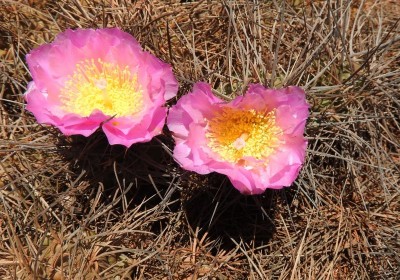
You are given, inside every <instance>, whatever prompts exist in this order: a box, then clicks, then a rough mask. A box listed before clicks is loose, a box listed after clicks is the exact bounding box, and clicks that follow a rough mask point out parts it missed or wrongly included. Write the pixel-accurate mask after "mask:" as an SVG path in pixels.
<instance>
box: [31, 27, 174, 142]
mask: <svg viewBox="0 0 400 280" xmlns="http://www.w3.org/2000/svg"><path fill="white" fill-rule="evenodd" d="M26 59H27V62H28V66H29V70H30V72H31V74H32V78H33V81H32V82H30V83H29V84H28V89H27V91H26V93H25V95H24V97H25V100H26V102H27V106H26V109H27V110H29V111H30V112H32V113H33V115H34V116H35V117H36V119H37V121H38V122H39V123H44V124H51V125H54V126H56V127H58V128H59V129H60V130H61V132H62V133H64V134H65V135H73V134H81V135H84V136H89V135H90V134H92V133H93V132H94V131H96V130H97V129H98V128H99V127H100V126H101V127H102V129H103V131H104V133H105V134H106V136H107V138H108V141H109V143H110V144H111V145H113V144H121V145H125V146H126V147H129V146H131V145H132V144H134V143H137V142H147V141H150V139H151V138H152V137H154V136H155V135H158V134H160V133H161V130H162V128H163V126H164V123H165V118H166V113H167V109H166V108H165V106H164V103H165V101H166V100H167V99H170V98H172V97H174V96H175V95H176V93H177V90H178V83H177V81H176V79H175V77H174V75H173V73H172V68H171V66H170V65H168V64H166V63H164V62H162V61H161V60H160V59H158V58H156V57H155V56H153V55H152V54H150V53H148V52H145V51H143V50H142V49H141V47H140V45H139V43H138V42H137V41H136V40H135V38H133V37H132V36H131V35H129V34H128V33H125V32H123V31H121V30H119V29H117V28H106V29H97V30H94V29H77V30H67V31H65V32H63V33H61V34H59V35H58V36H57V38H56V39H55V40H54V42H52V43H50V44H45V45H42V46H40V47H38V48H37V49H34V50H32V51H31V52H30V53H29V54H28V55H27V56H26Z"/></svg>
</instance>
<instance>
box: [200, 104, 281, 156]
mask: <svg viewBox="0 0 400 280" xmlns="http://www.w3.org/2000/svg"><path fill="white" fill-rule="evenodd" d="M282 133H283V131H282V129H281V128H280V127H278V126H277V125H276V123H275V111H271V112H269V113H264V112H258V111H256V110H247V111H246V110H239V109H233V108H229V107H225V108H223V109H222V110H221V111H219V112H218V113H217V114H216V115H215V116H214V117H212V118H211V119H209V120H208V132H207V133H206V137H207V138H208V139H209V142H208V146H209V147H210V148H211V149H212V150H213V151H214V152H216V153H217V154H219V155H220V156H221V158H222V159H224V160H226V161H229V162H234V163H238V162H239V161H242V160H243V159H244V158H245V157H253V158H255V159H263V158H266V157H268V156H269V155H271V154H272V153H273V152H274V151H275V149H276V148H277V147H278V146H279V143H280V141H279V136H280V135H282Z"/></svg>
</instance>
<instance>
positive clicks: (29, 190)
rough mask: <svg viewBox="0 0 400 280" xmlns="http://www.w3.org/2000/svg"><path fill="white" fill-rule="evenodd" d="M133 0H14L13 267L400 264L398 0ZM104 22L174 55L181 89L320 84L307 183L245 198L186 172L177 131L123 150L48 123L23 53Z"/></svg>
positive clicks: (9, 188)
mask: <svg viewBox="0 0 400 280" xmlns="http://www.w3.org/2000/svg"><path fill="white" fill-rule="evenodd" d="M132 2H133V3H131V1H124V0H121V1H118V0H112V1H111V0H110V1H106V0H103V1H100V0H98V1H84V0H81V1H67V0H62V1H46V0H29V1H12V0H0V118H1V120H0V135H1V136H0V155H1V157H0V236H1V242H0V278H1V279H220V280H223V279H399V277H400V272H399V267H400V244H399V240H400V187H399V186H400V170H399V169H400V143H399V138H400V127H399V126H400V120H399V111H400V86H399V85H400V70H399V69H400V60H399V57H400V23H399V20H398V19H399V17H400V8H399V6H398V4H397V1H396V0H392V1H390V0H376V1H374V0H365V1H363V0H348V1H344V0H338V1H301V0H300V1H297V0H296V1H228V0H226V1H214V0H207V1H206V0H204V1H181V2H185V3H180V1H172V0H171V1H161V0H159V1H150V0H139V1H132ZM105 26H118V27H120V28H122V29H123V30H125V31H127V32H130V33H131V34H133V35H134V36H136V37H137V39H138V40H139V41H140V42H141V44H142V45H143V46H144V48H145V49H147V50H148V51H150V52H152V53H154V54H155V55H157V56H159V57H161V58H162V59H163V60H165V61H167V62H169V63H171V64H172V65H173V67H174V71H175V73H176V75H177V77H178V79H179V82H180V84H181V87H180V95H181V94H185V93H186V92H187V90H188V89H190V87H191V85H192V84H193V83H194V82H196V81H199V80H204V81H208V82H210V83H211V84H212V85H213V87H214V88H215V90H216V93H217V94H219V95H222V96H225V97H226V98H227V99H229V98H231V97H233V96H234V95H236V94H242V93H243V91H244V90H245V89H246V87H247V85H248V84H249V83H252V82H261V83H263V84H265V85H268V86H272V87H280V86H284V85H289V84H295V85H300V86H303V87H305V88H306V90H307V92H308V96H307V98H308V101H309V102H310V104H311V105H312V113H311V117H310V119H309V122H308V127H307V137H308V138H309V147H308V157H307V160H306V164H305V165H304V168H303V170H302V173H301V175H300V177H299V178H298V180H297V181H296V182H295V184H294V185H293V186H292V188H287V189H284V190H281V191H267V192H266V193H265V194H264V195H261V196H255V197H245V196H241V195H240V194H238V192H237V191H236V190H234V189H233V188H232V186H231V185H230V184H229V182H228V181H227V180H226V179H225V177H224V176H219V175H217V174H211V175H209V176H199V175H196V174H193V173H191V172H187V171H184V170H182V169H180V168H179V167H178V166H177V165H176V164H175V163H174V161H173V160H172V158H171V156H170V149H171V148H172V147H173V143H172V141H171V140H170V137H168V132H167V131H165V135H162V136H160V137H157V138H156V139H154V140H153V141H152V142H150V143H145V144H139V145H135V146H134V147H132V148H131V149H128V150H125V149H123V148H122V147H118V146H112V147H111V146H109V145H107V141H106V140H105V137H104V136H103V135H102V134H101V133H96V134H95V135H93V136H92V137H89V138H87V139H86V138H81V137H70V138H65V137H64V136H62V135H60V133H59V131H58V130H56V129H54V128H51V127H48V126H41V125H38V124H37V123H36V122H35V119H34V118H33V117H32V115H30V114H29V113H28V112H27V111H25V109H24V102H23V98H22V94H23V92H24V90H25V87H26V84H27V82H28V81H29V80H30V76H29V73H28V71H27V67H26V64H25V58H24V57H25V54H26V53H27V52H29V51H30V50H31V49H32V48H34V47H37V46H38V45H40V44H42V43H44V42H49V41H51V40H52V39H53V38H54V37H55V35H56V34H57V33H58V32H60V31H62V30H65V29H66V28H76V27H84V28H87V27H105ZM173 102H174V101H172V103H173Z"/></svg>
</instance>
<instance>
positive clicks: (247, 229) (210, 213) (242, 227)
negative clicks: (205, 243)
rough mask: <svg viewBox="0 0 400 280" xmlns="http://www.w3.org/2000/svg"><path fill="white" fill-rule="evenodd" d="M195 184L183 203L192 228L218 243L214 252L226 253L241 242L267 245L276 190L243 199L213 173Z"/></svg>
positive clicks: (270, 231)
mask: <svg viewBox="0 0 400 280" xmlns="http://www.w3.org/2000/svg"><path fill="white" fill-rule="evenodd" d="M201 177H204V178H205V176H201ZM192 181H193V180H192ZM198 183H199V184H202V186H201V187H200V188H198V190H197V191H194V192H193V191H192V193H191V195H189V196H188V197H187V199H186V202H185V203H184V209H185V212H186V215H187V219H188V222H189V224H190V226H191V227H192V228H193V229H195V228H197V227H198V228H199V230H200V233H202V234H204V233H205V232H207V234H208V236H209V238H211V239H212V240H214V241H215V242H216V243H217V244H219V246H217V247H219V248H218V249H224V250H227V251H228V250H231V249H233V248H235V247H236V246H237V244H239V243H241V242H242V243H245V244H247V245H249V246H256V247H258V246H263V245H266V244H268V242H269V241H270V239H271V237H272V236H273V234H274V232H275V225H274V220H273V217H274V212H275V202H276V197H277V196H278V193H279V191H278V192H277V191H274V190H267V191H266V192H265V193H264V194H262V195H257V196H245V195H242V194H240V193H239V192H238V191H237V190H236V189H235V188H233V186H232V185H231V184H230V182H229V180H228V179H227V178H226V177H225V176H224V175H220V174H216V173H213V174H210V175H208V176H207V178H205V179H203V181H202V182H198Z"/></svg>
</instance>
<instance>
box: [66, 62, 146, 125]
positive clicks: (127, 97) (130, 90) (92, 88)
mask: <svg viewBox="0 0 400 280" xmlns="http://www.w3.org/2000/svg"><path fill="white" fill-rule="evenodd" d="M60 97H61V101H62V104H63V109H64V110H65V111H67V112H72V113H75V114H78V115H80V116H84V117H87V116H89V115H90V114H91V113H92V112H93V111H94V110H96V109H97V110H99V111H101V112H102V113H103V114H105V115H107V116H117V117H123V116H131V115H134V114H136V113H138V112H140V111H142V109H143V91H142V89H141V87H140V85H139V84H138V81H137V75H136V74H134V73H132V72H131V70H130V69H129V67H128V66H125V67H123V68H122V67H120V66H119V65H116V64H113V63H109V62H104V61H102V60H101V59H97V60H94V59H90V60H89V59H87V60H84V61H82V62H79V63H78V64H77V65H76V70H75V71H74V73H73V74H72V75H71V76H70V77H69V79H68V80H67V81H66V82H65V85H64V87H63V88H62V89H61V96H60Z"/></svg>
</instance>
